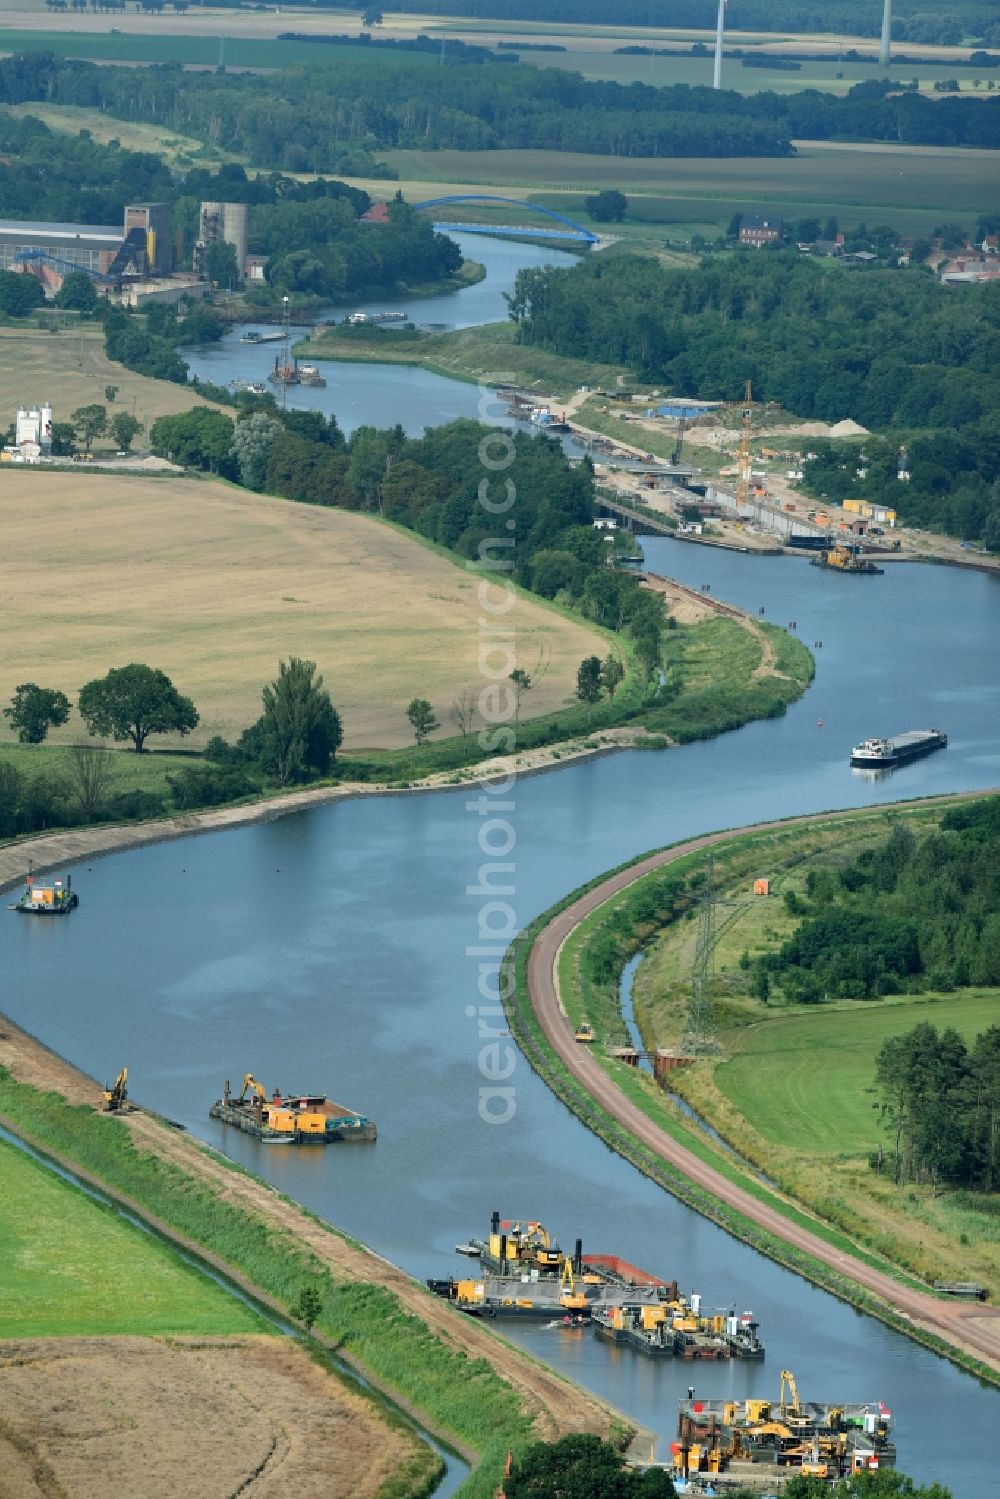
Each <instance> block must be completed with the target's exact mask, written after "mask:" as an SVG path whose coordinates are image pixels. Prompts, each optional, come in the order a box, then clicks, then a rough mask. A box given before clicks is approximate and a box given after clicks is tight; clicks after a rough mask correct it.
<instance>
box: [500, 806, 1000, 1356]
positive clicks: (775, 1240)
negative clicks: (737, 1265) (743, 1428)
mask: <svg viewBox="0 0 1000 1499" xmlns="http://www.w3.org/2000/svg"><path fill="white" fill-rule="evenodd" d="M851 815H852V814H850V813H846V814H843V816H844V819H845V820H847V819H848V818H850V817H851ZM857 815H858V816H862V817H863V816H864V815H865V814H864V813H861V814H857ZM868 815H871V814H870V813H869V814H868ZM791 831H792V830H791V829H789V832H790V833H791ZM773 836H774V832H773V830H772V832H771V833H769V834H765V833H760V834H754V833H744V834H734V835H733V837H732V839H726V840H724V841H723V842H722V843H721V844H718V845H716V846H715V848H714V853H715V857H716V861H717V865H719V864H723V863H724V862H726V861H728V862H729V863H730V865H732V863H733V861H735V860H736V859H738V858H739V857H740V856H741V855H742V854H746V853H747V852H749V851H750V850H751V849H752V848H753V846H754V844H755V843H759V842H761V841H763V840H764V839H766V838H768V837H773ZM686 841H687V840H686V839H684V840H680V841H679V843H678V844H668V845H666V848H673V847H678V846H680V843H683V842H686ZM659 851H660V850H657V852H659ZM648 857H649V854H648V853H646V854H642V855H640V856H638V857H637V858H636V859H634V860H629V861H628V862H627V863H626V864H623V865H620V866H618V868H617V869H612V870H606V871H605V872H604V873H602V874H601V875H599V876H597V877H596V878H595V879H593V880H591V881H589V882H588V883H587V884H585V885H582V886H580V887H579V888H578V889H576V890H574V891H572V892H571V893H570V894H569V895H567V896H566V897H565V898H564V899H563V900H561V901H559V902H557V903H556V904H555V905H553V906H551V907H550V908H549V909H548V910H547V911H545V912H543V913H542V914H541V915H540V916H538V917H537V918H536V919H535V921H533V922H532V923H531V924H530V925H529V926H528V927H527V928H526V929H525V931H524V932H522V933H521V935H520V936H519V937H518V938H517V939H516V940H515V941H514V942H513V943H512V944H511V947H510V949H509V951H508V954H507V957H506V960H505V984H504V992H505V993H506V995H507V998H506V1001H505V1009H506V1014H507V1019H508V1022H509V1024H510V1029H511V1034H512V1036H513V1037H514V1038H515V1039H516V1041H517V1043H518V1045H519V1047H520V1049H521V1051H522V1052H523V1053H524V1056H525V1058H526V1059H527V1061H528V1063H529V1064H530V1066H531V1067H532V1068H533V1070H534V1071H535V1072H537V1073H538V1075H539V1076H540V1077H541V1078H542V1079H543V1081H544V1082H545V1083H546V1084H547V1085H548V1086H549V1087H550V1088H551V1089H552V1091H553V1092H554V1093H555V1094H556V1096H557V1097H558V1098H560V1099H561V1100H562V1102H563V1103H565V1104H566V1106H567V1108H569V1109H571V1110H572V1112H573V1113H574V1114H576V1116H577V1117H578V1118H579V1119H580V1120H581V1121H582V1123H584V1124H585V1125H586V1126H587V1128H588V1129H590V1130H592V1131H593V1132H594V1134H596V1135H597V1136H598V1137H599V1138H600V1139H602V1140H603V1141H604V1143H605V1144H606V1145H608V1146H609V1147H610V1149H612V1150H613V1151H615V1153H616V1154H618V1155H620V1156H622V1157H623V1158H624V1159H625V1160H627V1161H629V1162H630V1163H631V1164H632V1165H633V1166H635V1167H636V1169H637V1170H639V1171H641V1172H642V1173H643V1175H645V1176H647V1177H649V1178H650V1179H651V1180H652V1181H655V1182H656V1183H657V1184H658V1185H659V1186H661V1187H663V1188H664V1189H665V1190H666V1191H668V1192H670V1193H671V1195H672V1196H674V1197H676V1198H678V1200H679V1201H681V1202H683V1203H685V1204H686V1205H687V1206H688V1207H691V1208H693V1209H694V1210H695V1211H696V1212H698V1213H700V1214H701V1215H702V1216H703V1217H706V1218H708V1219H710V1220H711V1221H712V1222H714V1223H716V1224H718V1226H719V1227H720V1228H723V1229H725V1230H726V1232H727V1233H729V1234H731V1235H732V1236H733V1237H734V1238H736V1239H739V1240H741V1241H742V1242H743V1243H745V1244H748V1245H749V1246H750V1247H751V1248H753V1249H756V1250H759V1251H760V1253H762V1254H766V1255H767V1256H768V1258H769V1259H772V1260H774V1261H776V1262H777V1263H778V1264H781V1265H783V1266H785V1267H786V1268H787V1269H789V1270H792V1271H794V1272H795V1273H796V1274H798V1275H801V1276H802V1277H803V1278H804V1279H806V1280H809V1281H811V1282H812V1283H813V1284H814V1285H817V1286H819V1287H821V1288H822V1289H823V1290H826V1291H829V1292H830V1293H831V1294H832V1295H834V1296H836V1297H838V1299H840V1300H841V1301H845V1302H847V1303H849V1304H850V1305H852V1306H854V1307H856V1308H857V1309H858V1310H859V1311H862V1312H865V1313H867V1314H868V1315H870V1316H873V1317H876V1318H877V1319H878V1320H879V1321H881V1322H883V1323H885V1324H886V1325H887V1326H889V1327H892V1328H893V1329H894V1330H895V1331H897V1332H901V1333H904V1334H905V1335H906V1336H907V1337H910V1338H912V1339H914V1340H915V1341H916V1342H918V1343H920V1344H922V1345H923V1346H924V1347H927V1348H929V1349H931V1350H932V1351H933V1352H935V1353H938V1354H940V1355H941V1356H942V1357H944V1358H947V1359H949V1360H950V1361H951V1362H952V1363H954V1364H956V1365H958V1366H959V1367H960V1368H962V1369H965V1370H966V1371H967V1372H969V1373H972V1374H974V1375H976V1376H977V1377H978V1378H979V1379H982V1380H984V1381H985V1382H987V1383H989V1384H993V1385H997V1386H1000V1372H998V1371H996V1370H994V1369H992V1368H990V1367H989V1366H988V1365H986V1364H984V1363H982V1362H981V1361H980V1360H978V1359H976V1358H974V1357H972V1356H970V1355H968V1354H966V1353H964V1352H963V1351H962V1350H961V1349H958V1348H956V1347H954V1346H953V1345H951V1344H950V1343H948V1342H946V1341H945V1340H944V1339H943V1338H939V1337H937V1336H936V1335H935V1334H933V1333H930V1332H927V1331H925V1330H924V1329H922V1328H918V1327H916V1326H915V1325H914V1324H913V1323H912V1322H911V1321H910V1320H909V1319H908V1318H905V1317H902V1316H900V1315H899V1314H898V1313H897V1312H896V1311H894V1310H893V1308H891V1307H890V1306H888V1305H886V1303H884V1302H883V1301H881V1300H880V1299H879V1298H877V1297H875V1296H874V1295H872V1294H871V1293H870V1292H868V1291H867V1290H865V1289H863V1288H862V1287H860V1286H858V1285H857V1284H856V1283H855V1282H854V1281H853V1280H852V1279H851V1278H850V1277H849V1276H847V1275H841V1274H839V1273H837V1272H836V1271H834V1270H832V1269H831V1268H830V1267H829V1266H827V1265H825V1264H823V1263H821V1262H820V1261H818V1260H815V1259H814V1258H813V1257H812V1256H810V1255H808V1254H806V1253H804V1252H803V1251H801V1250H799V1249H798V1248H797V1247H795V1246H793V1245H791V1244H788V1243H787V1242H785V1241H784V1240H783V1239H781V1238H779V1237H778V1236H776V1235H774V1234H772V1233H770V1232H769V1231H768V1230H766V1229H764V1228H762V1227H761V1226H760V1225H759V1224H757V1223H755V1222H753V1221H751V1220H750V1219H748V1218H747V1217H746V1216H744V1215H743V1214H742V1213H739V1212H738V1211H736V1210H735V1209H733V1208H730V1207H729V1206H728V1205H726V1204H724V1203H720V1202H719V1201H718V1200H717V1199H716V1198H715V1197H714V1196H712V1195H710V1194H709V1193H707V1192H705V1191H704V1190H703V1189H702V1188H701V1187H699V1186H698V1185H697V1184H696V1183H694V1182H692V1181H690V1180H689V1179H688V1178H687V1177H686V1176H685V1175H684V1174H683V1173H681V1172H680V1171H678V1170H676V1169H675V1168H673V1167H671V1166H670V1165H668V1164H667V1163H666V1162H664V1161H662V1160H661V1159H660V1158H659V1157H658V1156H656V1155H655V1154H654V1153H653V1152H652V1151H650V1150H648V1149H647V1148H646V1147H645V1146H644V1145H643V1144H642V1143H641V1142H640V1141H639V1140H637V1139H636V1138H635V1137H634V1136H633V1135H632V1134H631V1133H630V1132H629V1131H628V1130H627V1129H625V1128H624V1127H623V1126H622V1125H621V1124H619V1123H618V1121H617V1120H616V1119H614V1118H613V1117H612V1116H611V1115H610V1114H609V1113H607V1112H606V1110H605V1109H604V1108H603V1107H602V1106H601V1105H600V1104H599V1103H598V1102H596V1101H595V1099H593V1098H592V1097H591V1095H590V1094H589V1093H588V1092H587V1091H586V1090H585V1089H584V1088H583V1087H582V1085H581V1084H580V1083H579V1082H578V1081H577V1079H576V1078H575V1077H574V1076H573V1075H572V1074H571V1073H570V1072H569V1070H568V1068H567V1067H566V1066H565V1064H564V1063H563V1062H562V1060H561V1058H560V1057H559V1056H558V1055H557V1054H556V1052H555V1051H554V1049H553V1048H552V1046H551V1044H550V1043H549V1041H548V1039H547V1038H546V1036H545V1034H544V1032H543V1030H542V1028H541V1025H540V1024H539V1022H538V1019H537V1017H536V1015H535V1012H534V1009H533V1007H532V1004H531V997H530V993H529V989H528V981H527V969H528V959H529V956H530V953H531V950H532V947H533V946H534V943H535V941H536V939H537V938H538V937H539V935H540V934H541V932H542V931H543V930H544V929H545V928H546V927H547V926H548V925H549V923H550V922H551V921H552V920H553V919H554V918H555V917H556V916H558V915H559V913H560V912H561V911H563V910H565V909H566V907H568V906H570V905H572V904H573V903H574V902H575V901H576V900H578V899H579V898H580V897H581V896H582V895H584V894H586V893H587V892H588V891H590V890H593V889H594V888H595V887H597V886H599V885H601V884H603V883H604V881H605V880H607V879H608V878H609V877H610V876H611V875H614V874H617V873H619V872H620V871H622V870H626V869H629V868H632V867H634V866H635V865H636V864H638V863H639V862H641V860H643V859H645V858H648ZM704 860H705V853H704V851H700V852H697V853H692V854H690V855H688V856H686V857H684V858H682V859H679V860H678V861H677V862H676V863H672V864H670V865H669V866H668V867H667V868H665V869H663V870H659V871H656V872H654V873H653V874H650V875H648V876H645V877H644V878H643V879H642V880H641V881H638V880H637V882H636V885H635V886H633V887H630V888H629V889H628V890H626V891H623V892H619V894H617V895H616V896H614V897H612V898H611V901H609V902H608V903H606V905H605V906H601V907H599V908H598V909H597V910H596V911H594V912H593V913H592V914H591V915H590V916H589V917H588V918H586V920H585V921H584V922H582V923H581V925H580V927H579V928H578V929H577V931H576V932H574V933H573V934H571V936H570V938H569V939H568V940H567V943H566V945H565V947H564V949H563V952H562V953H561V954H560V981H561V982H560V992H561V995H562V999H563V1003H564V1004H565V1006H566V1010H567V1014H568V1015H569V1016H570V1018H571V1019H575V1018H580V1017H582V1015H583V1013H584V1005H583V1000H582V997H581V996H577V997H575V998H574V995H573V992H572V975H571V974H570V973H569V971H568V965H569V964H570V963H572V961H573V957H574V953H573V949H572V948H571V947H570V944H571V943H573V942H574V940H575V939H578V940H579V941H580V942H583V941H584V940H586V937H587V935H590V936H592V935H593V934H594V932H595V930H597V929H599V925H600V922H601V920H602V917H603V916H604V914H605V913H606V910H607V906H610V905H611V903H612V901H613V902H614V905H615V907H616V909H618V910H621V909H623V903H624V906H625V909H627V908H628V905H630V904H631V903H632V902H635V901H637V898H638V897H639V896H641V893H642V887H643V886H648V884H649V883H650V882H652V881H660V882H663V881H665V880H673V881H676V883H677V886H678V887H679V888H678V892H677V893H678V897H679V899H680V900H681V901H682V902H683V901H684V900H685V899H686V900H687V901H688V903H691V901H692V900H693V898H694V894H695V892H696V890H697V888H698V885H699V883H700V879H699V876H700V873H701V870H702V869H703V866H704ZM692 876H694V878H693V879H692ZM685 887H686V891H685ZM637 924H639V923H638V922H637ZM640 945H641V941H639V940H637V941H636V942H635V944H634V947H633V949H632V950H633V951H634V950H635V949H637V948H638V947H639V946H640ZM627 956H628V954H627V953H625V955H624V956H623V957H622V961H621V965H620V966H619V968H618V975H619V976H620V973H621V968H622V967H623V966H624V962H625V961H626V960H627ZM567 981H568V982H567ZM598 1017H599V1018H604V1019H605V1020H607V1019H609V1018H611V1017H609V1016H606V1015H605V1016H603V1017H602V1016H601V1012H600V1011H598ZM589 1018H591V1019H593V1018H594V1017H593V1016H589ZM618 1024H619V1026H623V1022H622V1020H621V1015H620V1010H619V1013H618ZM598 1060H599V1062H600V1064H601V1065H602V1067H603V1068H604V1069H605V1070H606V1071H607V1073H608V1075H609V1076H610V1077H611V1078H613V1080H614V1081H615V1083H616V1084H617V1085H618V1086H619V1087H620V1088H621V1090H622V1092H623V1093H625V1094H626V1095H627V1096H628V1098H629V1099H630V1100H631V1101H632V1102H634V1103H636V1104H638V1106H639V1107H640V1108H641V1109H642V1111H643V1112H644V1113H645V1114H646V1115H647V1116H648V1117H649V1118H650V1119H652V1120H653V1121H654V1122H655V1123H656V1124H657V1125H658V1126H659V1127H660V1128H662V1129H663V1130H664V1131H665V1132H666V1133H668V1134H669V1135H670V1136H671V1137H672V1138H673V1139H674V1140H676V1141H677V1142H678V1143H679V1144H681V1145H683V1146H684V1147H685V1148H686V1149H687V1150H690V1151H691V1152H692V1153H693V1154H694V1155H696V1156H697V1157H698V1158H699V1159H701V1160H703V1161H706V1162H708V1163H709V1164H710V1165H711V1166H712V1167H713V1168H714V1169H715V1170H716V1171H718V1172H720V1173H721V1174H722V1175H724V1176H725V1177H726V1178H727V1179H729V1180H730V1181H733V1182H734V1183H736V1184H738V1185H739V1186H740V1187H741V1188H742V1189H743V1190H744V1191H746V1192H748V1193H750V1194H752V1195H753V1196H754V1197H756V1198H758V1199H759V1200H760V1201H761V1202H762V1203H766V1204H767V1206H768V1207H769V1208H771V1209H773V1210H775V1211H777V1212H779V1213H780V1214H781V1215H782V1216H783V1217H784V1218H786V1219H787V1220H788V1221H789V1223H790V1224H797V1225H799V1226H801V1227H804V1228H807V1229H808V1230H809V1231H810V1232H811V1233H813V1234H815V1235H817V1236H818V1237H820V1238H822V1239H823V1240H825V1241H826V1242H827V1243H829V1244H830V1245H831V1246H833V1247H835V1248H837V1249H838V1250H840V1251H842V1252H843V1253H844V1254H847V1255H849V1256H851V1257H852V1258H854V1259H856V1260H858V1261H861V1262H863V1263H865V1264H867V1265H869V1266H872V1267H873V1268H876V1269H878V1270H880V1271H882V1272H883V1273H885V1274H889V1275H891V1276H892V1277H893V1278H894V1279H896V1280H898V1281H899V1282H900V1284H901V1285H903V1286H907V1287H909V1288H910V1289H918V1290H920V1291H921V1292H924V1293H927V1294H933V1293H930V1292H928V1288H927V1286H926V1284H925V1283H924V1282H923V1281H920V1280H917V1279H916V1278H915V1277H913V1276H911V1275H909V1274H908V1273H907V1272H906V1271H905V1270H902V1269H901V1268H900V1267H899V1266H897V1265H894V1264H893V1263H892V1262H891V1261H889V1260H887V1259H886V1258H885V1257H883V1256H882V1255H879V1254H877V1253H874V1252H873V1251H871V1250H869V1249H866V1248H865V1247H864V1246H862V1245H859V1244H858V1243H857V1242H856V1241H855V1240H853V1239H851V1238H849V1237H848V1236H847V1235H846V1234H844V1233H843V1232H841V1231H840V1230H839V1229H838V1228H837V1227H836V1226H834V1225H831V1224H829V1223H826V1222H824V1221H822V1220H821V1219H819V1218H818V1217H816V1216H815V1215H813V1214H811V1213H810V1212H808V1211H807V1210H806V1209H804V1208H802V1207H800V1206H799V1205H798V1204H797V1203H795V1202H793V1201H791V1200H790V1199H789V1198H787V1197H785V1196H783V1195H782V1194H781V1192H780V1191H776V1190H774V1189H772V1188H771V1187H770V1186H769V1185H767V1184H765V1183H764V1182H762V1181H760V1180H759V1178H758V1177H757V1176H756V1175H755V1174H754V1173H753V1170H752V1168H751V1167H750V1166H749V1165H748V1164H747V1163H744V1162H743V1161H741V1160H740V1159H739V1158H738V1157H737V1156H735V1154H728V1153H727V1152H726V1151H725V1150H724V1149H718V1148H716V1147H715V1146H714V1145H713V1143H712V1141H711V1139H710V1137H709V1136H708V1135H706V1134H703V1133H702V1132H701V1131H699V1130H698V1129H697V1128H696V1127H692V1126H691V1125H690V1124H689V1123H686V1122H685V1121H684V1115H683V1114H682V1113H681V1112H680V1110H678V1109H677V1108H676V1107H675V1106H672V1105H671V1104H670V1102H669V1100H668V1099H667V1098H666V1096H665V1095H664V1094H663V1093H662V1092H661V1090H660V1089H659V1088H658V1087H657V1085H656V1084H654V1083H653V1082H652V1080H651V1079H650V1080H648V1081H647V1080H646V1079H645V1078H644V1077H643V1075H642V1074H639V1073H637V1072H636V1071H635V1070H634V1069H633V1068H631V1067H628V1066H626V1065H625V1064H624V1063H620V1062H616V1061H615V1060H614V1059H612V1058H606V1057H600V1056H598Z"/></svg>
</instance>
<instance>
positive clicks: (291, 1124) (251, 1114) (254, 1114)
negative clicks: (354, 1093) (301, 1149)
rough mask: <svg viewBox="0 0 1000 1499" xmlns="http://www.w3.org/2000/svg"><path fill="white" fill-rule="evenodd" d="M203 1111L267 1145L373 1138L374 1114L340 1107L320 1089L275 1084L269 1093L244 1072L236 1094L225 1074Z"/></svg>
mask: <svg viewBox="0 0 1000 1499" xmlns="http://www.w3.org/2000/svg"><path fill="white" fill-rule="evenodd" d="M208 1113H209V1118H210V1119H219V1120H221V1121H222V1123H223V1124H230V1125H232V1126H233V1127H234V1128H235V1129H239V1130H242V1131H243V1133H244V1134H245V1135H253V1136H254V1138H255V1139H257V1140H261V1141H263V1142H264V1143H265V1144H269V1145H271V1144H273V1145H332V1144H337V1143H341V1142H345V1143H366V1142H369V1141H374V1140H376V1139H377V1138H378V1132H377V1130H376V1127H375V1123H374V1120H371V1119H369V1118H368V1117H367V1116H366V1115H365V1114H357V1113H355V1112H354V1110H353V1109H347V1108H344V1106H343V1104H339V1103H334V1102H333V1101H332V1099H329V1098H327V1097H325V1096H324V1095H323V1094H322V1093H285V1094H283V1093H281V1092H280V1090H279V1089H275V1091H274V1093H273V1094H271V1095H268V1092H267V1090H266V1088H262V1087H261V1085H260V1083H258V1082H257V1081H256V1079H255V1078H254V1077H253V1076H252V1075H251V1074H250V1073H249V1072H248V1073H247V1074H246V1076H245V1077H244V1079H243V1088H242V1091H241V1092H240V1093H239V1095H238V1096H235V1097H234V1096H233V1094H232V1093H231V1092H230V1088H229V1082H228V1079H227V1081H226V1084H225V1087H224V1090H223V1095H222V1097H221V1098H219V1099H216V1101H215V1103H213V1105H212V1107H211V1108H210V1109H209V1111H208Z"/></svg>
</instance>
